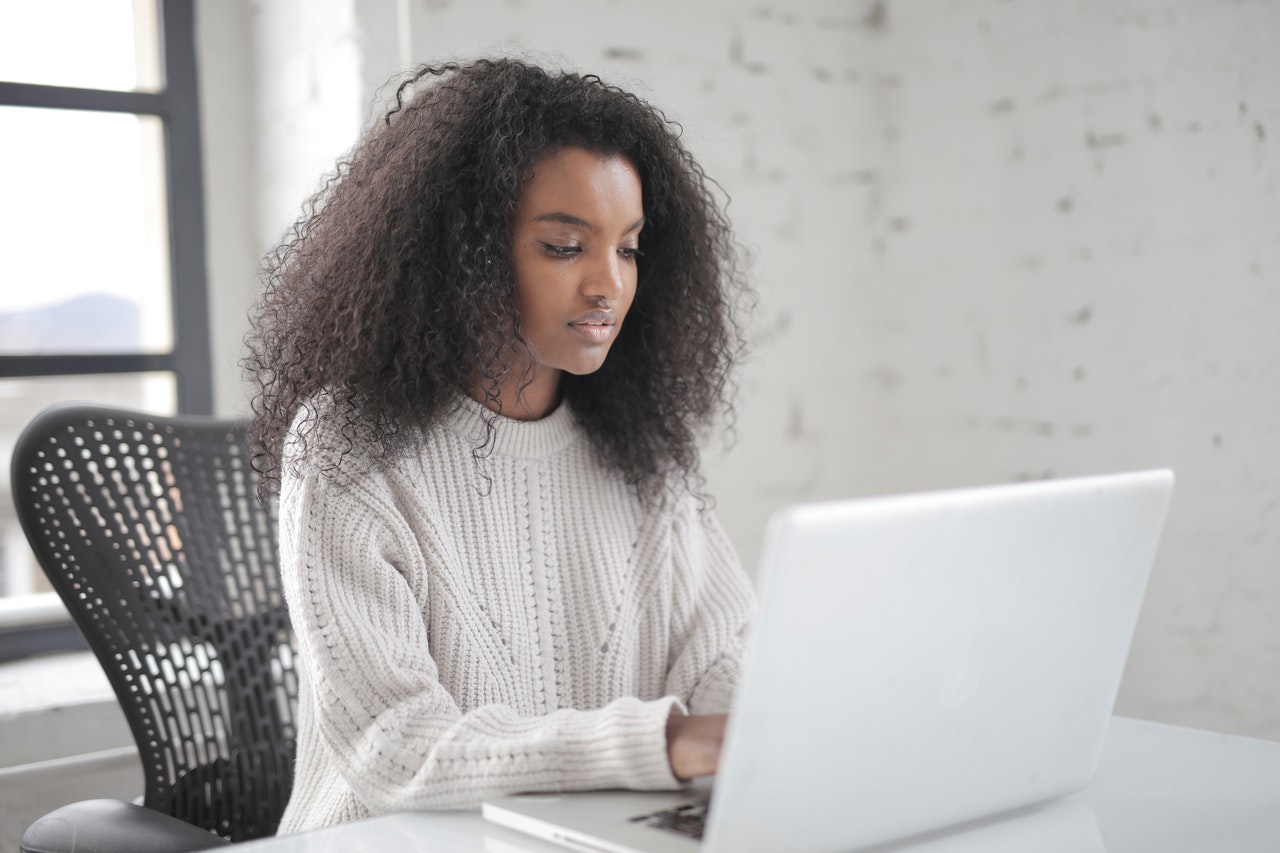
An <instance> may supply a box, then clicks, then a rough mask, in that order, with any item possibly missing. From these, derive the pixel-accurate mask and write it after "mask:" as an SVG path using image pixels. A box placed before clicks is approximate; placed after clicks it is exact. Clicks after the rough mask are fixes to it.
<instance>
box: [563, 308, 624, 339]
mask: <svg viewBox="0 0 1280 853" xmlns="http://www.w3.org/2000/svg"><path fill="white" fill-rule="evenodd" d="M617 323H618V319H617V317H616V316H615V315H614V314H613V312H612V311H589V312H587V313H586V314H583V315H582V316H581V317H575V318H574V319H572V320H570V321H569V328H571V329H573V330H574V331H575V332H577V333H578V334H579V335H582V336H583V337H584V338H586V339H587V340H589V341H591V342H592V343H597V344H600V343H604V342H605V341H607V340H609V338H610V336H612V335H613V327H614V326H615V325H617Z"/></svg>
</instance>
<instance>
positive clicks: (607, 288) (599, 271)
mask: <svg viewBox="0 0 1280 853" xmlns="http://www.w3.org/2000/svg"><path fill="white" fill-rule="evenodd" d="M624 275H625V273H624V271H623V269H622V260H621V259H620V258H619V257H618V253H617V252H613V251H609V252H602V253H601V257H599V258H598V259H597V260H596V261H595V262H594V263H592V264H591V265H590V267H589V268H588V269H587V271H586V275H585V276H584V278H583V281H582V291H583V293H585V294H586V295H587V296H591V297H597V298H603V299H617V298H618V297H619V296H621V295H622V291H623V288H624V287H625V283H624V281H623V276H624Z"/></svg>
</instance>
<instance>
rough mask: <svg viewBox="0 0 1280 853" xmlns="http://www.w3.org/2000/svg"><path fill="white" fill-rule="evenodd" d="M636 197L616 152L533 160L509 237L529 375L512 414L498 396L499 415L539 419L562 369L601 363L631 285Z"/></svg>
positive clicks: (630, 173) (635, 180) (634, 179)
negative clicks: (528, 353) (530, 361)
mask: <svg viewBox="0 0 1280 853" xmlns="http://www.w3.org/2000/svg"><path fill="white" fill-rule="evenodd" d="M642 201H643V200H642V197H641V187H640V176H639V175H638V174H637V173H636V169H635V167H634V166H633V165H632V164H631V162H630V161H629V160H628V159H627V158H625V157H621V156H606V155H602V154H597V153H595V152H592V151H587V150H585V149H583V148H561V149H557V150H554V151H551V152H548V153H545V154H543V155H542V156H541V157H539V158H538V159H537V160H536V161H535V162H534V167H533V176H532V178H531V179H530V180H529V181H528V182H527V183H526V184H525V185H524V188H523V190H522V191H521V194H520V199H519V202H518V204H517V206H516V217H515V227H514V229H513V232H512V241H511V258H512V264H513V267H514V270H515V279H516V299H517V302H518V304H519V308H520V330H521V333H522V334H523V335H524V338H525V340H526V341H527V342H528V344H529V348H530V349H531V350H532V353H533V361H534V364H533V382H532V384H531V385H529V386H528V387H527V388H525V389H524V391H523V394H522V398H521V399H519V400H517V401H516V403H517V411H515V412H512V411H509V409H510V404H511V401H510V400H509V399H508V396H507V394H506V393H504V394H503V402H504V407H503V409H504V414H508V415H509V416H512V417H527V418H537V417H541V416H542V415H545V414H547V413H548V412H549V411H551V409H552V408H554V407H555V404H556V402H557V400H558V398H559V386H560V375H561V372H562V371H568V372H570V373H573V374H578V375H582V374H587V373H592V372H594V371H596V370H599V369H600V366H601V365H602V364H604V359H605V356H607V355H608V354H609V348H610V347H611V346H612V345H613V342H614V340H616V339H617V337H618V332H619V331H620V330H621V329H622V321H623V320H624V319H626V316H627V311H628V309H630V307H631V301H632V299H633V298H634V297H635V293H636V255H637V252H638V248H639V245H640V229H641V228H643V227H644V206H643V203H642ZM506 390H507V389H505V388H504V392H505V391H506Z"/></svg>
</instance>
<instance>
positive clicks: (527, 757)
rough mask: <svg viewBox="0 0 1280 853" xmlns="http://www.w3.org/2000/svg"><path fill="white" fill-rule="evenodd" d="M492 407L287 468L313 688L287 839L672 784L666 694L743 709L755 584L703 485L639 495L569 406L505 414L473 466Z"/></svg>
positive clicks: (304, 650) (290, 576)
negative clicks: (491, 800)
mask: <svg viewBox="0 0 1280 853" xmlns="http://www.w3.org/2000/svg"><path fill="white" fill-rule="evenodd" d="M484 411H485V410H483V409H482V408H481V407H480V405H479V404H478V403H475V402H473V401H471V400H467V399H465V398H461V397H460V398H459V399H458V401H457V404H456V405H455V406H454V408H453V410H452V411H451V412H450V413H449V414H448V415H446V416H445V418H444V419H443V421H442V422H441V423H440V424H439V425H438V426H437V427H436V428H434V429H433V430H431V431H430V433H429V434H427V435H425V436H424V437H423V440H422V442H421V447H420V451H419V452H417V453H415V454H409V455H408V456H407V457H405V458H397V460H396V463H395V464H394V465H386V464H380V463H379V462H377V461H376V460H371V459H370V458H369V457H368V455H365V454H361V453H360V452H359V449H358V448H357V447H353V446H352V445H350V444H349V443H347V442H345V441H344V440H343V439H341V438H337V439H336V440H335V437H334V436H333V435H327V436H326V435H325V433H324V430H323V429H322V430H319V431H317V432H318V433H319V435H318V436H313V437H312V439H311V440H312V441H313V442H314V441H316V440H317V439H319V440H320V441H321V442H324V443H328V444H333V445H335V446H337V447H339V448H341V447H347V448H349V449H350V450H351V451H352V452H349V453H348V454H347V455H346V456H344V457H342V460H341V463H340V465H339V467H338V469H337V470H336V471H335V470H329V471H327V472H321V471H319V470H318V469H320V468H323V467H324V465H325V463H324V462H310V463H308V464H306V465H304V466H300V467H298V469H297V470H293V471H288V470H287V471H286V475H285V478H284V483H283V488H282V494H281V501H280V537H281V543H280V544H281V555H280V556H281V561H282V570H283V575H284V587H285V593H286V596H287V599H288V604H289V611H290V614H291V616H292V619H293V624H294V628H295V630H296V632H297V638H298V653H299V670H300V674H301V679H300V680H301V684H300V699H299V709H298V720H297V722H298V759H297V767H296V777H295V781H294V789H293V795H292V799H291V800H290V802H289V807H288V809H287V810H286V812H285V816H284V820H283V823H282V824H281V827H280V831H281V832H282V833H285V832H295V831H298V830H302V829H307V828H312V827H317V826H324V825H328V824H333V823H339V822H342V821H348V820H353V819H356V818H360V817H367V816H369V815H372V814H378V813H383V812H390V811H396V810H404V809H430V808H469V807H475V806H476V805H477V804H478V803H479V801H480V800H481V798H483V797H484V796H486V795H488V794H495V793H505V792H513V791H555V790H575V789H577V790H582V789H594V788H617V787H624V788H638V789H662V788H672V787H675V786H677V784H678V783H677V780H676V779H675V778H674V777H673V776H672V773H671V768H670V764H669V763H668V759H667V752H666V740H665V726H666V720H667V717H668V715H669V713H670V712H671V710H672V708H673V707H679V708H681V709H682V710H684V709H687V710H689V711H690V712H692V713H710V712H717V711H724V710H726V709H727V708H728V705H729V700H730V698H731V695H732V692H733V690H734V687H735V685H736V683H737V679H738V675H739V663H740V658H741V652H742V643H743V635H744V632H745V630H746V626H747V623H748V620H749V618H750V615H751V611H752V606H753V601H752V595H751V588H750V583H749V581H748V579H747V578H746V576H745V575H744V574H743V572H742V570H741V568H740V566H739V564H738V561H737V558H736V557H735V555H734V552H733V548H732V546H731V545H730V544H729V542H728V540H727V539H726V537H725V535H724V533H723V531H722V530H721V529H720V527H719V525H718V524H717V523H716V522H715V520H714V518H712V517H711V515H710V514H709V513H708V512H705V511H702V510H700V509H699V508H698V505H697V502H696V500H695V499H694V498H693V497H691V496H686V497H684V498H680V499H675V498H672V499H668V500H666V501H665V502H662V504H661V505H658V504H659V502H655V505H653V506H646V505H644V504H642V503H641V502H639V501H638V500H637V498H636V497H635V496H634V494H633V492H632V491H631V490H629V489H628V488H627V486H626V485H625V484H624V483H623V482H622V481H621V478H620V477H619V476H617V475H616V472H614V471H611V470H609V469H607V468H605V467H603V466H602V465H601V464H600V463H599V462H598V461H597V459H596V457H595V455H594V454H593V451H592V448H591V446H590V443H589V441H588V439H587V438H586V436H585V434H584V433H583V432H582V431H581V429H580V428H579V427H578V425H577V423H576V421H575V420H574V418H573V415H572V413H571V411H570V409H569V407H568V406H563V405H562V406H560V407H559V409H557V410H556V411H555V412H553V413H552V414H551V415H549V416H547V417H546V418H543V419H542V420H539V421H533V422H520V421H512V420H506V419H499V421H498V423H497V435H496V440H495V444H494V446H493V452H492V453H491V454H489V455H488V456H486V457H484V458H483V460H482V461H481V462H480V465H479V467H477V462H476V459H475V458H474V450H475V448H476V447H477V446H478V445H479V444H481V443H482V441H483V428H484V427H483V420H482V415H483V414H484ZM321 458H325V457H323V455H322V457H321ZM335 458H336V457H333V456H330V457H327V459H328V463H329V464H330V465H332V463H333V461H334V459H335ZM289 467H290V466H286V468H287V469H288V468H289Z"/></svg>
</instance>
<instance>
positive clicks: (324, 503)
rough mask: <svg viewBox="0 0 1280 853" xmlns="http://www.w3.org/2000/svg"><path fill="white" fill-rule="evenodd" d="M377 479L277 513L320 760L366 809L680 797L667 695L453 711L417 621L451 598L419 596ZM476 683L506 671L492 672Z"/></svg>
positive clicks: (414, 568) (293, 489) (323, 491)
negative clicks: (532, 795)
mask: <svg viewBox="0 0 1280 853" xmlns="http://www.w3.org/2000/svg"><path fill="white" fill-rule="evenodd" d="M370 480H371V481H372V484H370V482H367V481H370ZM377 480H378V478H377V477H376V475H372V476H371V477H369V478H364V479H362V480H361V481H360V482H356V483H348V484H344V485H342V486H339V485H338V484H337V483H336V482H334V481H332V480H331V479H327V478H325V477H322V476H317V475H312V476H309V477H298V478H293V479H291V480H290V481H289V482H287V483H286V487H285V489H284V491H283V494H282V499H281V510H280V512H281V545H282V547H281V552H282V553H281V556H282V566H283V575H284V580H285V589H286V594H287V596H288V599H289V605H290V613H291V616H292V618H293V621H294V628H295V630H296V632H297V635H298V647H299V655H300V659H301V664H302V666H303V668H304V670H305V672H306V675H307V677H308V679H309V681H310V684H311V689H310V691H309V692H310V695H311V696H312V706H311V707H310V709H309V712H310V713H311V714H312V715H313V719H314V720H315V723H316V727H317V729H318V731H319V734H320V738H321V741H322V742H323V744H324V748H325V750H326V751H327V753H328V757H329V759H330V762H329V763H330V764H331V765H332V766H333V767H334V768H336V771H337V773H338V774H339V775H341V777H342V779H343V781H344V782H345V783H346V785H347V786H349V787H350V788H351V789H352V790H353V791H354V792H355V794H356V796H357V797H358V798H359V799H360V800H361V802H363V803H364V804H365V805H366V806H367V807H368V808H369V809H371V810H373V811H374V812H386V811H393V810H400V809H422V808H459V807H474V806H475V805H476V804H477V803H478V802H479V801H480V800H481V799H482V798H484V797H485V796H488V795H491V794H497V793H507V792H513V791H554V790H574V789H596V788H609V787H627V788H638V789H656V788H671V787H675V786H676V785H677V784H678V782H677V780H676V778H675V777H674V776H673V773H672V765H671V763H670V758H669V756H668V748H667V741H666V726H667V722H668V719H669V718H670V716H671V714H672V713H673V711H675V712H679V711H681V710H682V709H681V708H680V704H679V702H678V701H677V700H676V699H674V698H666V699H660V700H655V701H648V702H645V701H640V700H638V699H633V698H623V699H618V700H616V701H614V702H611V703H609V704H607V705H605V706H604V707H602V708H599V709H596V710H592V711H576V710H561V711H556V712H554V713H551V714H546V715H542V716H528V715H526V716H522V715H520V714H518V713H517V712H516V711H515V710H513V709H512V708H510V707H508V706H506V705H504V704H500V703H496V702H495V703H494V704H488V705H481V706H480V707H477V708H474V709H472V710H469V711H467V712H463V710H462V709H461V708H459V706H458V705H457V703H456V702H455V701H454V699H453V697H452V696H451V695H450V694H449V693H448V691H446V690H445V688H444V687H443V686H442V684H441V683H440V680H439V676H438V670H437V662H436V660H435V659H434V658H433V656H432V652H431V649H430V643H429V637H428V633H427V627H426V623H425V620H424V618H423V611H424V602H425V601H426V600H427V599H426V597H427V596H430V599H431V606H432V607H440V608H448V607H449V598H450V596H451V595H452V590H450V589H447V588H441V587H437V588H434V589H431V590H427V589H424V588H415V584H424V583H426V581H425V580H423V579H425V578H426V577H427V576H428V573H427V572H425V571H422V570H421V562H422V561H424V560H427V559H430V558H431V557H430V556H429V555H428V554H427V553H426V552H425V551H424V550H423V548H424V546H423V543H420V542H418V541H417V538H416V537H415V536H414V534H413V532H412V531H411V530H410V529H409V528H408V526H407V525H406V524H405V523H404V520H403V519H402V518H401V517H400V516H399V514H398V513H397V511H396V508H395V506H394V505H393V503H392V501H391V499H390V497H389V491H388V490H385V489H381V488H379V487H378V484H377ZM453 627H454V629H455V630H458V631H460V632H462V633H463V635H465V634H466V626H465V625H463V624H455V625H454V626H453ZM486 654H487V655H498V654H501V649H500V648H491V649H487V650H481V651H480V656H481V657H483V656H484V655H486ZM477 677H478V678H494V679H499V678H503V677H507V678H509V677H510V674H509V673H505V674H504V673H503V672H502V671H501V670H499V669H498V668H496V667H495V668H494V669H493V671H492V672H482V673H478V674H477ZM301 766H302V763H301V762H300V767H301Z"/></svg>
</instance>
